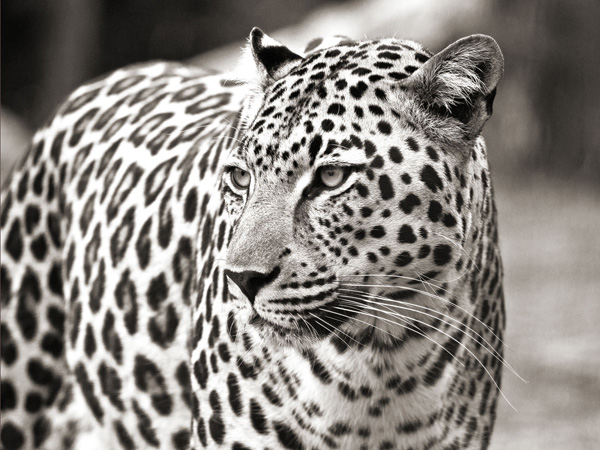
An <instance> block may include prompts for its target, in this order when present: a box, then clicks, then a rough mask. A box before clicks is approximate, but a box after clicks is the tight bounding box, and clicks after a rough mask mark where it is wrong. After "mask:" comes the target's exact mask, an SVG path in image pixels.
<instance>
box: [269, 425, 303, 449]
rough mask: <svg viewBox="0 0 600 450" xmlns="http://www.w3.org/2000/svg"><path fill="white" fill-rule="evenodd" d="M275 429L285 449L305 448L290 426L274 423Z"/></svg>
mask: <svg viewBox="0 0 600 450" xmlns="http://www.w3.org/2000/svg"><path fill="white" fill-rule="evenodd" d="M273 427H274V428H275V432H276V433H277V439H279V443H280V444H281V445H283V447H285V448H288V449H291V450H303V449H304V447H303V445H302V443H301V442H300V439H299V438H298V436H297V435H296V433H295V432H294V430H292V429H291V428H290V427H289V426H288V425H286V424H285V423H283V422H273Z"/></svg>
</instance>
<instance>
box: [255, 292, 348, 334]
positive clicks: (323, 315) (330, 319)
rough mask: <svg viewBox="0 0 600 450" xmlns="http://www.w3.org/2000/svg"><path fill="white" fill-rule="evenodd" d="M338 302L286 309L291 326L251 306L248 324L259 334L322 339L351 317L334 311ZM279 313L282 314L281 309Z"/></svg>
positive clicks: (338, 328)
mask: <svg viewBox="0 0 600 450" xmlns="http://www.w3.org/2000/svg"><path fill="white" fill-rule="evenodd" d="M338 303H339V302H338V301H337V300H332V301H330V302H329V303H326V304H325V305H319V306H318V307H315V308H311V309H301V310H296V309H294V310H290V311H287V315H288V318H289V320H288V322H289V323H290V324H291V326H290V325H282V324H281V323H277V322H275V321H273V320H270V319H269V318H268V317H264V316H263V315H261V314H260V313H259V312H258V311H257V310H256V309H255V308H254V307H252V311H251V313H250V316H249V319H248V325H250V326H252V327H255V328H257V329H258V330H259V331H262V333H261V334H269V335H273V336H279V337H285V338H286V340H292V339H316V340H322V339H325V338H327V337H328V336H331V335H332V334H334V333H336V332H338V331H340V327H342V326H343V325H344V324H345V323H346V322H348V321H349V320H350V319H352V314H348V313H346V314H339V313H337V312H335V311H334V310H335V308H336V305H337V304H338ZM279 313H280V314H282V312H281V311H279ZM356 313H358V311H357V312H356Z"/></svg>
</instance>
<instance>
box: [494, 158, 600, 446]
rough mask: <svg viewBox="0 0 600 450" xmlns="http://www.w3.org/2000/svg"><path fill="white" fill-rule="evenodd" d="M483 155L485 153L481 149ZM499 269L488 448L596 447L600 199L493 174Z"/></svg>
mask: <svg viewBox="0 0 600 450" xmlns="http://www.w3.org/2000/svg"><path fill="white" fill-rule="evenodd" d="M490 151H493V149H491V150H490ZM494 181H495V186H494V187H495V189H496V199H497V205H498V209H499V215H500V239H501V241H500V243H501V248H502V256H503V260H504V268H505V283H504V287H505V297H506V309H507V317H508V320H507V333H506V338H505V342H506V343H507V344H508V346H509V347H510V348H509V349H507V351H506V353H505V356H506V359H507V361H508V362H509V363H510V364H511V365H512V366H513V367H514V368H515V369H516V370H517V372H518V373H519V374H520V375H521V376H522V377H523V378H525V379H527V380H528V381H529V383H528V384H524V383H523V382H521V381H520V380H518V379H517V378H516V377H515V376H514V375H512V374H511V373H510V372H508V371H505V372H504V380H503V391H504V393H505V394H506V396H507V397H508V399H509V400H510V401H511V403H512V404H513V405H514V406H515V408H516V409H517V412H515V411H514V410H513V409H511V408H510V406H509V405H508V404H507V403H506V402H505V401H504V400H500V403H499V410H498V414H499V415H498V422H497V425H496V431H495V434H494V437H493V439H492V449H493V450H502V449H510V450H571V449H573V450H587V449H589V450H593V449H598V448H600V447H599V446H600V233H599V232H598V227H599V225H600V193H599V190H598V188H597V186H586V185H582V184H580V183H578V182H577V181H575V180H561V179H557V178H547V177H543V176H539V175H538V176H535V175H534V176H532V177H530V178H528V179H522V178H520V179H518V180H515V179H510V178H508V177H506V176H505V177H494Z"/></svg>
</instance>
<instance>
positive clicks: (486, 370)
mask: <svg viewBox="0 0 600 450" xmlns="http://www.w3.org/2000/svg"><path fill="white" fill-rule="evenodd" d="M350 300H351V299H350ZM361 300H362V299H361ZM357 305H359V306H362V307H363V308H367V309H368V310H371V311H376V312H382V313H387V314H390V315H392V316H396V315H398V316H399V317H405V316H402V315H401V314H394V313H389V312H387V311H384V310H381V309H379V308H375V307H373V306H371V305H361V304H360V303H358V302H357ZM363 314H366V313H364V312H363ZM380 319H381V320H385V321H388V322H390V323H396V322H394V321H391V320H389V319H385V318H383V317H380ZM409 320H412V321H413V322H417V323H420V324H422V325H424V326H426V327H429V328H432V329H433V330H435V331H437V332H439V333H441V334H443V335H445V336H446V337H448V338H449V339H451V340H453V341H454V342H456V343H457V344H458V345H459V346H460V347H462V348H463V349H464V350H465V351H466V352H468V353H469V354H470V355H471V356H472V357H473V358H474V359H475V360H476V361H477V363H479V365H480V366H481V368H482V369H483V370H484V371H485V372H486V374H487V375H488V376H489V377H490V380H491V381H492V383H493V384H494V386H495V387H496V389H498V392H499V393H500V395H502V397H503V398H504V400H505V401H506V403H508V405H509V406H510V407H511V408H512V409H513V410H515V412H516V411H517V409H516V408H515V407H514V406H513V404H512V403H511V402H510V401H509V400H508V398H507V397H506V395H504V392H502V389H500V386H499V385H498V383H497V382H496V380H494V377H493V376H492V374H491V373H490V371H489V370H488V369H487V367H485V365H484V364H483V363H482V362H481V360H480V359H479V358H478V357H477V355H475V353H473V352H472V351H471V350H469V348H467V346H466V345H465V344H463V343H462V342H461V341H459V340H458V339H456V338H455V337H453V336H451V335H449V334H448V333H446V332H445V331H443V330H441V329H439V328H436V327H435V326H433V325H431V324H429V323H427V322H424V321H422V320H418V319H409ZM396 324H397V323H396ZM455 359H456V358H455ZM457 362H459V363H460V364H461V365H462V366H463V367H464V364H463V363H462V362H460V361H458V359H457Z"/></svg>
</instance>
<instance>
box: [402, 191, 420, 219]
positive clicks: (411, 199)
mask: <svg viewBox="0 0 600 450" xmlns="http://www.w3.org/2000/svg"><path fill="white" fill-rule="evenodd" d="M420 204H421V200H420V199H419V197H417V196H416V195H415V194H408V195H407V196H406V197H405V198H404V199H403V200H401V201H400V209H401V210H402V212H404V213H405V214H410V213H411V212H412V211H413V209H414V208H415V207H416V206H419V205H420Z"/></svg>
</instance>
